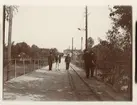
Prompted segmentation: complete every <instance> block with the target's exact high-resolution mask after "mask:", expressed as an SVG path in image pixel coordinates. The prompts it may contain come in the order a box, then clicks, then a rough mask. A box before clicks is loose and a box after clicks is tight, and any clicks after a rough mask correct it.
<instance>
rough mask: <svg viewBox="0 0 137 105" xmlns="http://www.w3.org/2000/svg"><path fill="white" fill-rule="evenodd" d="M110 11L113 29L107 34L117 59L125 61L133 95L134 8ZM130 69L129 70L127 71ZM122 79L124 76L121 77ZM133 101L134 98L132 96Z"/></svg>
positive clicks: (116, 7) (111, 9)
mask: <svg viewBox="0 0 137 105" xmlns="http://www.w3.org/2000/svg"><path fill="white" fill-rule="evenodd" d="M109 9H110V12H111V13H110V19H111V20H112V24H113V25H112V28H111V29H110V30H109V31H108V32H107V38H108V40H109V42H110V43H111V45H112V46H111V49H112V51H115V53H113V54H115V55H121V58H120V59H118V58H119V56H117V57H116V58H115V59H116V60H117V61H118V60H121V61H124V62H125V64H124V65H126V66H127V67H126V68H125V69H124V72H125V73H126V72H127V71H128V72H127V74H128V76H129V78H130V80H131V81H130V85H129V86H131V87H129V90H130V94H131V93H132V72H131V70H132V8H131V6H114V7H113V8H109ZM127 68H128V70H127ZM120 77H122V76H120ZM131 99H132V96H131Z"/></svg>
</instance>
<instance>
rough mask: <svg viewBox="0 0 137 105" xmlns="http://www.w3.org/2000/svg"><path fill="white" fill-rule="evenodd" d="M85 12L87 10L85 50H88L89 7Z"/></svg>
mask: <svg viewBox="0 0 137 105" xmlns="http://www.w3.org/2000/svg"><path fill="white" fill-rule="evenodd" d="M85 10H86V12H85V13H86V18H85V35H86V37H85V48H86V49H87V47H88V43H87V40H88V16H87V15H88V9H87V6H86V8H85Z"/></svg>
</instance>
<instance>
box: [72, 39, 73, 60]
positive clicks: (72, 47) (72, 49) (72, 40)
mask: <svg viewBox="0 0 137 105" xmlns="http://www.w3.org/2000/svg"><path fill="white" fill-rule="evenodd" d="M72 59H73V37H72Z"/></svg>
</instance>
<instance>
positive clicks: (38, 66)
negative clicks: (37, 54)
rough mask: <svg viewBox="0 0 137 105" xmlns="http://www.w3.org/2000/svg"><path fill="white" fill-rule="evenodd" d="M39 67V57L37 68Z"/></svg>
mask: <svg viewBox="0 0 137 105" xmlns="http://www.w3.org/2000/svg"><path fill="white" fill-rule="evenodd" d="M39 68H40V67H39V59H38V69H39Z"/></svg>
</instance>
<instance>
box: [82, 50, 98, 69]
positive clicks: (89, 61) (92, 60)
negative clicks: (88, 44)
mask: <svg viewBox="0 0 137 105" xmlns="http://www.w3.org/2000/svg"><path fill="white" fill-rule="evenodd" d="M83 60H84V62H85V66H88V67H93V66H95V65H96V56H95V54H94V53H92V52H84V55H83Z"/></svg>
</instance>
